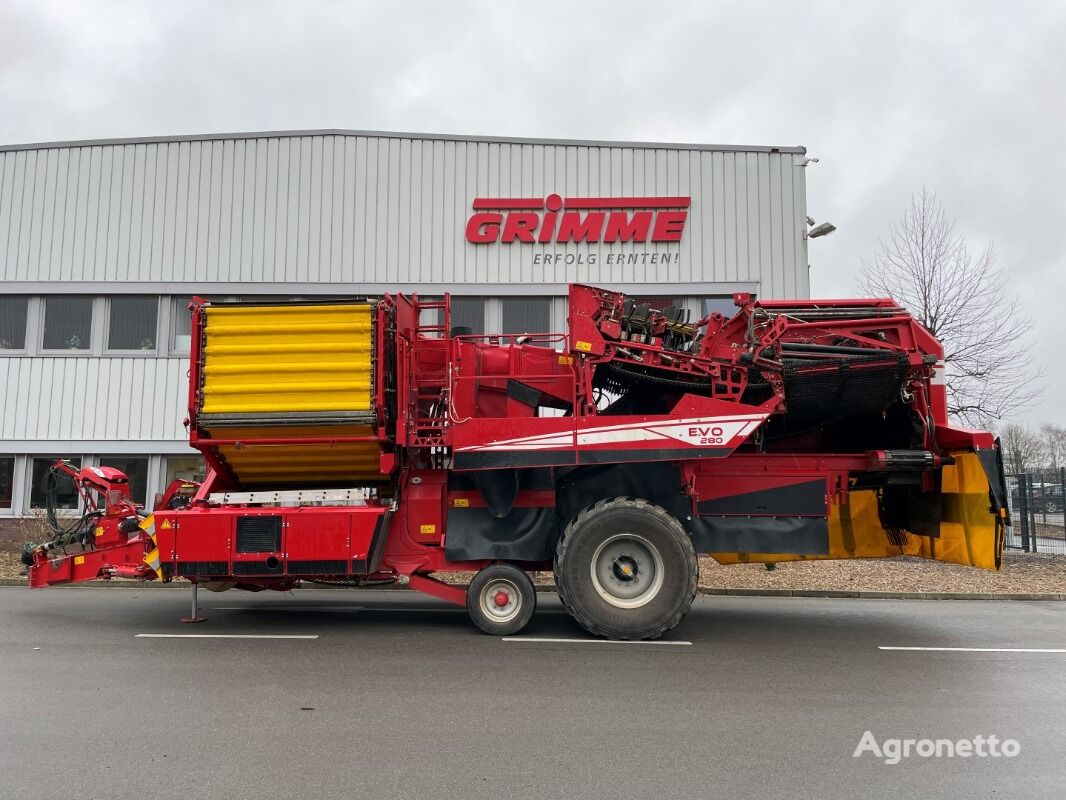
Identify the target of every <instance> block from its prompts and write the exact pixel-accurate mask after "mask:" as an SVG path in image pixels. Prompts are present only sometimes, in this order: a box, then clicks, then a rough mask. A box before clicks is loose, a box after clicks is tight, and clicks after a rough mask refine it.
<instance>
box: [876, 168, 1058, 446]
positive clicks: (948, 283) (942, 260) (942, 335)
mask: <svg viewBox="0 0 1066 800" xmlns="http://www.w3.org/2000/svg"><path fill="white" fill-rule="evenodd" d="M860 287H861V289H862V291H863V292H864V293H865V294H869V295H880V296H883V295H889V296H891V297H893V298H895V299H896V301H897V302H899V303H901V304H902V305H903V306H904V307H906V308H907V310H908V311H910V312H911V313H912V314H913V315H914V316H915V317H916V318H917V319H918V320H919V321H920V322H921V323H922V324H923V325H924V326H925V327H926V328H928V329H929V332H930V333H932V334H933V335H934V336H936V337H937V339H939V340H940V342H941V344H942V345H943V346H944V362H945V366H946V373H947V375H946V377H947V393H948V413H950V414H951V415H952V416H955V417H957V418H959V419H960V420H962V421H963V422H965V423H967V424H970V425H980V426H990V425H991V423H992V421H994V420H1002V419H1003V418H1004V417H1006V416H1008V415H1010V414H1011V413H1013V412H1017V411H1019V410H1021V409H1023V408H1025V407H1027V406H1029V405H1030V404H1032V403H1033V401H1035V400H1036V399H1037V398H1038V397H1039V395H1040V388H1039V386H1038V385H1037V383H1038V378H1039V374H1038V371H1037V370H1035V369H1034V366H1033V359H1032V356H1031V355H1030V350H1029V347H1028V346H1027V343H1026V339H1027V338H1028V335H1029V333H1030V331H1031V329H1032V322H1031V321H1030V320H1029V319H1027V318H1026V317H1025V315H1024V314H1023V313H1022V312H1021V310H1020V309H1019V307H1018V302H1017V300H1016V299H1014V298H1013V297H1011V296H1009V295H1008V293H1007V291H1006V281H1005V280H1004V278H1003V276H1002V274H1001V273H1000V272H999V270H998V269H996V256H995V251H994V250H993V249H992V245H991V244H990V245H988V247H986V248H985V249H984V250H983V251H982V252H981V253H980V254H979V255H974V254H972V253H971V252H970V250H969V248H968V247H967V245H966V240H965V238H964V237H963V236H962V235H961V234H958V233H956V232H955V224H954V223H953V222H952V221H950V220H949V219H948V218H947V216H946V215H945V214H944V209H943V207H942V206H941V205H940V203H939V202H938V201H937V199H936V195H935V194H933V193H931V192H927V191H926V190H925V189H923V190H922V193H921V194H920V195H918V196H917V197H912V198H911V207H910V208H909V209H908V210H907V212H906V213H905V214H904V215H903V219H902V220H900V221H899V222H897V223H894V224H893V225H892V228H891V233H890V236H889V240H888V241H887V242H885V241H882V242H881V243H880V247H879V249H878V253H877V255H876V257H875V258H874V260H873V261H872V262H863V265H862V273H861V277H860Z"/></svg>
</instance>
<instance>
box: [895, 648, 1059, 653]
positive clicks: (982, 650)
mask: <svg viewBox="0 0 1066 800" xmlns="http://www.w3.org/2000/svg"><path fill="white" fill-rule="evenodd" d="M877 649H878V650H922V651H930V652H944V653H1066V647H878V648H877Z"/></svg>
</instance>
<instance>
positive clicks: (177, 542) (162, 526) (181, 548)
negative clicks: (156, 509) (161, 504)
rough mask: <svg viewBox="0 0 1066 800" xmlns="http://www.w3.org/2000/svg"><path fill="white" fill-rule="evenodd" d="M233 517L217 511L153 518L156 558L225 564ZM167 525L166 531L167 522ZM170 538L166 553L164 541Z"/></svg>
mask: <svg viewBox="0 0 1066 800" xmlns="http://www.w3.org/2000/svg"><path fill="white" fill-rule="evenodd" d="M233 520H234V515H233V514H229V513H226V512H224V511H223V512H221V513H220V511H219V509H217V508H216V509H195V510H189V511H170V512H167V513H166V514H159V515H157V516H156V534H157V537H159V538H158V541H159V545H160V547H159V557H160V560H162V561H168V560H169V561H229V560H230V552H231V550H232V547H233V545H232V542H233ZM168 522H169V523H170V524H171V527H170V528H167V527H166V525H167V523H168ZM168 531H170V535H169V536H168ZM170 536H172V537H173V550H172V552H170V553H168V552H167V551H166V550H165V549H164V547H163V544H164V542H165V541H166V540H167V539H168V538H170Z"/></svg>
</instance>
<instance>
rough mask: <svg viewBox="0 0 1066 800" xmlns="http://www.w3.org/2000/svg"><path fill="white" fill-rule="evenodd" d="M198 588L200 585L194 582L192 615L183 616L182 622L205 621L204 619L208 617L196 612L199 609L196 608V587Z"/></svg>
mask: <svg viewBox="0 0 1066 800" xmlns="http://www.w3.org/2000/svg"><path fill="white" fill-rule="evenodd" d="M197 588H198V585H197V584H195V583H194V584H193V585H192V615H191V616H188V617H182V618H181V621H182V622H203V621H204V620H206V619H207V617H201V616H199V614H197V613H196V612H197V609H196V589H197Z"/></svg>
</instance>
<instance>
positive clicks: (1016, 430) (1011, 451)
mask: <svg viewBox="0 0 1066 800" xmlns="http://www.w3.org/2000/svg"><path fill="white" fill-rule="evenodd" d="M999 443H1000V448H1001V449H1002V452H1003V466H1004V468H1005V469H1006V470H1007V472H1009V473H1018V472H1028V471H1030V470H1032V469H1035V468H1036V467H1038V466H1040V461H1041V460H1042V459H1043V457H1044V454H1043V452H1042V451H1043V447H1042V443H1041V438H1040V436H1039V435H1038V434H1036V433H1034V432H1033V431H1031V430H1029V429H1028V428H1027V427H1025V426H1024V425H1019V424H1018V423H1016V422H1009V423H1007V424H1006V425H1004V426H1002V427H1001V428H1000V430H999Z"/></svg>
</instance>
